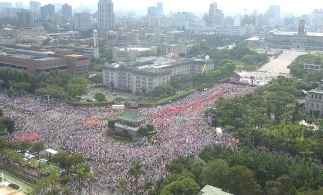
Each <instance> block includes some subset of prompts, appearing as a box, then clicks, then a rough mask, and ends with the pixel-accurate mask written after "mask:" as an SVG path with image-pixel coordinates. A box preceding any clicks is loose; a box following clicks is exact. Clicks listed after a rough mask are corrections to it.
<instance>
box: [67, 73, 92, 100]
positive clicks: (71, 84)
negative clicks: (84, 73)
mask: <svg viewBox="0 0 323 195" xmlns="http://www.w3.org/2000/svg"><path fill="white" fill-rule="evenodd" d="M88 83H89V81H88V80H87V79H86V78H84V77H74V78H72V79H70V80H69V81H68V84H67V90H68V93H69V94H70V95H71V96H73V97H76V96H81V95H84V94H86V93H87V86H88Z"/></svg>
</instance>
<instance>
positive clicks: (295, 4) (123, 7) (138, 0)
mask: <svg viewBox="0 0 323 195" xmlns="http://www.w3.org/2000/svg"><path fill="white" fill-rule="evenodd" d="M2 1H6V0H2ZM36 1H37V0H36ZM38 1H39V2H41V3H42V5H44V4H48V3H53V4H54V3H61V2H68V4H71V5H72V6H73V7H74V8H76V7H79V6H84V7H88V8H90V9H96V7H97V2H98V0H91V1H89V0H68V1H64V0H38ZM112 1H113V2H114V6H115V10H116V11H135V12H137V13H138V12H141V13H144V14H145V13H146V12H147V7H148V6H155V5H156V2H158V0H112ZM10 2H13V3H15V2H23V3H24V5H25V6H29V1H28V0H13V1H10ZM161 2H163V3H164V12H165V14H169V12H170V11H192V12H198V13H204V12H207V10H208V8H209V5H210V3H212V2H217V3H218V8H219V9H222V10H223V11H224V13H225V14H230V15H231V14H233V13H244V12H245V11H244V9H247V11H248V13H252V11H253V10H255V9H257V10H258V11H259V12H260V13H261V12H263V11H265V10H266V9H267V8H268V6H269V5H280V6H281V13H285V14H288V13H297V14H300V13H304V14H309V13H310V12H311V11H312V10H313V9H323V3H322V0H217V1H214V0H163V1H161Z"/></svg>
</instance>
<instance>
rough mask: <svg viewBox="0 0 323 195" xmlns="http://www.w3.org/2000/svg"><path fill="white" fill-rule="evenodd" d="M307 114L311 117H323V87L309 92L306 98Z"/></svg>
mask: <svg viewBox="0 0 323 195" xmlns="http://www.w3.org/2000/svg"><path fill="white" fill-rule="evenodd" d="M305 111H306V115H307V116H310V117H315V118H320V117H323V89H322V87H320V88H318V89H313V90H311V91H309V92H308V93H307V96H306V99H305Z"/></svg>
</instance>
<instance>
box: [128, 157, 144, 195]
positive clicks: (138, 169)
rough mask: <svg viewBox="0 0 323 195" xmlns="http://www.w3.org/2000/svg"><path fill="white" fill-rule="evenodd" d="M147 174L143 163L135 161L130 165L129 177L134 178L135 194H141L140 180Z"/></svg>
mask: <svg viewBox="0 0 323 195" xmlns="http://www.w3.org/2000/svg"><path fill="white" fill-rule="evenodd" d="M144 173H145V171H144V165H143V164H142V163H141V161H134V162H133V163H131V165H130V170H129V176H130V177H132V178H133V180H134V193H135V194H139V193H140V184H139V178H140V177H141V176H142V175H143V174H144Z"/></svg>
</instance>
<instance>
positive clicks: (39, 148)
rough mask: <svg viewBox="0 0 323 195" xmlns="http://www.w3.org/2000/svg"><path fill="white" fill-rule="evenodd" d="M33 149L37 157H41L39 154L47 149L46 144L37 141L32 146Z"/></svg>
mask: <svg viewBox="0 0 323 195" xmlns="http://www.w3.org/2000/svg"><path fill="white" fill-rule="evenodd" d="M31 149H32V151H33V152H36V154H37V157H39V153H40V152H41V151H43V150H44V149H45V144H44V142H41V141H37V142H34V143H32V144H31Z"/></svg>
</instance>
